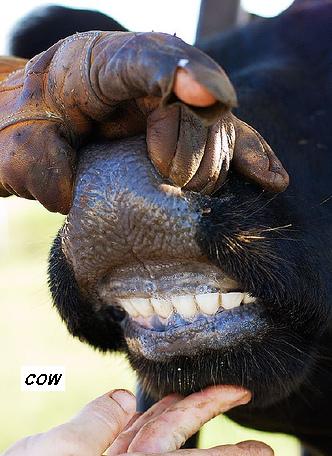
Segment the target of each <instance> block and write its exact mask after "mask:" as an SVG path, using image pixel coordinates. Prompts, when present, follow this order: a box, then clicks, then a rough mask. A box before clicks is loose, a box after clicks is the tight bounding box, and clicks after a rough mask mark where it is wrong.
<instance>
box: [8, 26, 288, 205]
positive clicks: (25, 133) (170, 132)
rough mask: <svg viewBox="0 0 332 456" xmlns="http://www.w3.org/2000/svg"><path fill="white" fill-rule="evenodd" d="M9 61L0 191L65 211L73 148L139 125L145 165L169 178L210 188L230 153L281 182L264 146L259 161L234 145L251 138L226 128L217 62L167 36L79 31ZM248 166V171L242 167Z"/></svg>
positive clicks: (229, 93) (227, 87) (228, 101)
mask: <svg viewBox="0 0 332 456" xmlns="http://www.w3.org/2000/svg"><path fill="white" fill-rule="evenodd" d="M14 63H16V66H15V65H8V59H7V60H6V61H2V62H1V61H0V67H1V68H2V70H3V71H2V74H1V78H2V79H3V80H2V82H1V86H0V107H1V121H0V196H7V195H10V194H16V195H18V196H22V197H25V198H30V199H33V198H35V199H38V200H39V201H40V202H41V203H42V204H43V205H44V206H45V207H46V208H47V209H49V210H50V211H58V212H61V213H67V212H68V211H69V208H70V205H71V199H72V188H73V178H74V174H75V163H76V151H77V149H78V148H79V147H80V146H81V145H82V144H84V143H86V142H88V141H89V139H90V140H91V138H92V136H94V137H95V136H96V135H103V136H106V137H108V138H119V137H127V136H130V135H134V134H137V133H141V132H145V130H146V128H147V143H148V150H149V155H150V157H151V159H152V161H153V163H154V164H155V166H156V168H157V169H158V171H159V172H160V173H161V174H162V175H163V176H165V177H168V178H169V179H170V180H171V181H172V182H173V183H174V184H176V185H179V186H181V187H185V188H187V189H190V190H196V191H202V192H204V193H211V192H212V191H214V190H215V189H216V188H217V187H218V186H219V185H220V184H221V183H222V181H223V180H224V179H225V176H226V173H227V171H228V168H229V164H230V161H231V159H232V156H233V155H234V156H238V157H239V158H238V159H237V160H236V163H238V164H240V165H238V168H239V169H241V166H242V168H243V167H245V168H246V173H247V175H249V177H251V178H252V179H253V180H256V181H258V182H259V183H260V184H262V185H263V186H264V184H265V181H266V178H265V177H264V173H263V174H262V176H263V177H262V176H260V178H259V179H258V180H257V174H259V172H260V170H262V169H263V171H264V170H265V171H266V170H267V176H268V179H267V181H268V184H269V182H270V189H272V190H273V189H275V190H277V191H279V190H280V189H284V188H285V185H286V186H287V182H286V184H285V179H284V176H285V175H284V176H283V179H281V181H282V182H281V185H280V179H279V181H278V179H274V176H275V172H274V171H275V169H277V172H278V173H279V174H280V169H281V168H280V167H277V168H276V167H274V166H271V162H273V160H274V155H273V153H270V154H269V156H268V158H267V159H266V157H267V155H266V153H265V152H264V148H263V158H264V160H265V161H264V160H263V161H262V159H261V156H258V160H257V156H254V157H253V154H252V153H251V155H250V154H249V155H248V154H247V155H246V161H245V166H243V160H242V161H241V154H242V152H243V150H242V149H243V147H245V148H248V147H247V146H248V144H249V149H250V148H252V147H253V146H255V142H256V143H257V142H258V144H259V143H260V142H261V140H260V139H257V138H258V137H257V136H256V135H255V134H253V133H252V132H251V131H247V130H246V131H245V132H244V135H243V129H242V130H241V128H239V127H238V128H237V129H236V128H235V122H234V119H235V118H233V116H232V115H231V114H230V109H231V108H232V107H233V106H235V104H236V95H235V92H234V89H233V87H232V85H231V83H230V82H229V80H228V78H227V76H226V75H225V73H224V72H223V70H222V69H221V68H220V67H219V65H217V64H216V63H215V62H214V61H213V60H211V59H210V58H209V57H208V56H206V55H205V54H204V53H202V52H201V51H199V50H197V49H195V48H193V47H192V46H189V45H187V44H185V43H184V42H183V41H181V40H180V39H179V38H177V37H174V36H170V35H167V34H161V33H130V32H128V33H121V32H87V33H79V34H76V35H74V36H71V37H69V38H66V39H65V40H62V41H60V42H58V43H57V44H55V45H53V46H52V47H51V48H50V49H48V50H47V51H45V52H43V53H41V54H39V55H38V56H36V57H34V58H33V59H32V60H30V61H29V62H27V63H26V65H25V66H23V64H22V61H21V60H19V61H17V62H14ZM13 67H15V68H17V71H14V72H11V73H9V75H8V76H7V77H4V73H5V72H6V71H8V72H10V71H12V70H13ZM1 68H0V70H1ZM179 102H182V103H179ZM238 122H240V121H238ZM236 131H237V132H238V136H239V137H241V136H242V140H239V141H237V138H236ZM243 136H244V139H243ZM250 138H251V139H250ZM237 142H238V145H240V146H241V147H238V146H237ZM250 150H251V149H250ZM278 163H279V162H278ZM252 166H253V167H254V168H255V169H256V172H251V173H250V172H249V173H248V172H247V168H248V167H249V169H250V168H251V167H252ZM270 170H273V173H272V174H273V176H272V177H273V179H272V180H271V179H270V181H269V178H270V177H271V176H270V174H271V173H270ZM281 174H282V173H281ZM286 177H287V173H286ZM286 180H287V179H286ZM272 181H273V182H274V181H275V182H277V184H278V185H271V182H272ZM273 182H272V183H273Z"/></svg>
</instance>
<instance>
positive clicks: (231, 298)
mask: <svg viewBox="0 0 332 456" xmlns="http://www.w3.org/2000/svg"><path fill="white" fill-rule="evenodd" d="M243 297H244V293H222V302H221V305H222V306H223V308H224V309H234V307H239V305H240V304H241V302H242V299H243Z"/></svg>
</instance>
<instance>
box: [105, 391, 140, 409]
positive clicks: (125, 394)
mask: <svg viewBox="0 0 332 456" xmlns="http://www.w3.org/2000/svg"><path fill="white" fill-rule="evenodd" d="M109 396H110V397H111V398H112V399H113V400H114V401H115V402H117V403H118V404H119V405H120V407H121V408H123V410H124V411H125V412H127V413H134V412H135V411H136V399H135V396H134V395H133V394H132V393H131V392H130V391H127V390H121V389H119V390H115V391H112V392H111V393H110V394H109Z"/></svg>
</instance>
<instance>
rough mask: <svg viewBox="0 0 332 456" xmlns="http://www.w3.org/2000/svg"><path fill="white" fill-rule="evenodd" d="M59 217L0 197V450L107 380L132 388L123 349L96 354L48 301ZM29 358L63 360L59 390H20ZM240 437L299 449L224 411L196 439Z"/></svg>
mask: <svg viewBox="0 0 332 456" xmlns="http://www.w3.org/2000/svg"><path fill="white" fill-rule="evenodd" d="M62 221H63V217H62V216H60V215H55V214H50V213H48V212H47V211H46V210H45V209H43V208H42V207H41V206H40V205H39V204H37V203H35V202H32V201H26V200H20V199H18V198H15V197H11V198H7V199H2V200H0V270H1V274H0V297H1V319H0V334H1V336H0V337H1V340H0V343H1V358H2V359H1V376H0V395H1V396H0V399H1V410H2V412H1V415H0V420H1V421H0V451H2V450H4V449H5V448H6V447H8V446H9V445H10V444H11V443H13V442H14V441H15V440H17V439H19V438H20V437H23V436H25V435H28V434H31V433H37V432H41V431H44V430H47V429H48V428H49V427H51V426H54V425H56V424H59V423H61V422H62V421H64V420H67V419H68V418H70V417H71V416H72V415H73V414H75V413H76V412H77V411H78V409H79V408H80V407H82V406H83V405H84V404H85V403H86V402H88V401H90V400H91V399H93V398H95V397H97V396H98V395H100V394H103V393H104V392H106V391H108V390H110V389H112V388H117V387H121V388H128V389H130V390H132V391H134V390H135V375H134V373H133V372H132V371H131V369H130V367H129V364H128V362H127V360H126V359H125V358H124V357H122V356H118V355H114V354H112V355H110V354H108V355H101V354H100V353H98V352H95V351H94V350H93V349H92V348H90V347H89V346H87V345H84V344H82V343H80V342H79V341H78V340H74V339H73V338H72V337H71V336H70V335H69V334H68V333H67V331H66V328H65V326H64V325H63V324H62V323H61V321H60V318H59V317H58V315H57V313H56V311H55V309H53V308H52V303H51V299H50V295H49V293H48V290H47V285H46V280H47V278H46V268H47V255H48V250H49V247H50V244H51V241H52V238H53V237H54V235H55V234H56V232H57V230H58V228H59V227H60V225H61V223H62ZM29 364H32V365H33V364H37V365H38V364H48V365H49V364H55V365H64V366H65V367H66V391H65V392H41V393H33V392H21V391H20V369H21V366H22V365H29ZM245 439H258V440H262V441H264V442H266V443H268V444H269V445H271V446H272V448H273V449H274V451H275V454H276V455H277V456H298V455H299V446H298V443H297V442H296V440H295V439H293V438H290V437H285V436H282V435H272V434H266V433H262V432H256V431H252V430H250V429H245V428H242V427H240V426H237V425H235V424H234V423H232V422H231V421H229V420H227V419H226V418H224V417H218V418H215V419H214V420H213V421H211V422H210V423H208V424H207V425H206V426H205V427H204V429H203V432H202V436H201V442H200V446H201V447H202V448H207V447H210V446H214V445H217V444H223V443H235V442H238V441H241V440H245Z"/></svg>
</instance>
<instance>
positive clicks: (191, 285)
mask: <svg viewBox="0 0 332 456" xmlns="http://www.w3.org/2000/svg"><path fill="white" fill-rule="evenodd" d="M163 109H164V108H163ZM168 109H175V110H177V111H174V112H172V113H171V114H170V111H167V109H166V111H158V110H156V111H154V113H155V114H153V115H154V116H156V115H157V116H158V117H157V120H158V122H159V124H160V121H161V120H162V119H165V122H166V123H165V125H166V127H165V125H164V127H163V128H169V129H170V136H169V137H170V143H169V144H161V145H160V144H159V145H158V144H157V145H158V147H159V149H158V147H151V144H152V143H153V141H154V144H152V145H154V146H156V143H157V142H158V136H155V137H148V138H146V137H145V136H136V137H132V138H129V139H119V140H113V141H105V142H97V143H95V144H91V145H89V146H87V147H86V148H85V149H84V150H82V151H81V153H80V160H79V166H78V169H77V181H76V188H75V195H74V200H73V206H72V209H71V211H70V213H69V215H68V218H67V220H66V222H65V224H64V226H63V227H62V229H61V230H60V232H59V234H58V236H57V238H56V239H55V242H54V245H53V248H52V252H51V256H50V267H49V273H50V287H51V291H52V295H53V298H54V302H55V304H56V306H57V308H58V310H59V312H60V314H61V316H62V318H63V319H64V321H65V322H66V324H67V326H68V328H69V330H70V332H71V333H72V334H74V335H75V336H78V337H79V338H80V339H82V340H84V341H87V342H89V343H90V344H92V345H94V346H95V347H97V348H99V349H101V350H103V351H107V350H121V351H124V352H126V353H127V354H128V357H129V360H130V362H131V364H132V366H133V367H134V369H135V370H136V371H137V372H138V375H139V378H140V380H141V382H142V384H143V387H144V388H145V390H146V391H147V392H149V393H151V394H152V395H153V396H155V397H159V396H162V395H164V394H166V393H168V392H170V391H177V392H180V393H183V394H188V393H190V392H192V391H195V390H199V389H201V388H203V387H205V386H207V385H210V384H220V383H229V384H240V385H243V386H245V387H247V388H249V389H250V390H251V391H252V392H253V395H254V396H253V397H254V402H253V403H254V404H258V405H263V404H268V403H271V402H274V401H277V400H279V399H280V398H282V397H285V396H287V395H288V394H289V393H290V392H291V391H292V390H294V389H295V388H296V387H297V385H299V384H300V383H301V382H302V381H303V379H304V378H305V376H306V374H307V371H308V369H309V368H310V365H311V363H312V360H313V356H312V350H311V345H312V339H313V338H315V337H316V336H317V335H318V334H319V333H320V331H321V329H322V327H323V321H324V318H325V315H326V309H325V308H324V289H323V287H322V285H321V282H320V277H319V273H318V271H317V268H315V263H314V261H313V253H312V252H311V251H310V249H309V247H308V246H307V245H306V244H305V242H303V239H302V233H301V231H298V230H297V229H296V230H294V229H293V225H294V223H295V225H296V222H297V219H296V217H297V215H296V214H294V213H293V211H292V209H290V207H289V203H288V200H287V199H285V198H283V196H279V195H277V196H276V194H275V193H272V192H269V190H277V191H279V190H282V189H284V187H285V186H286V185H287V174H286V173H285V172H284V171H283V169H282V166H281V164H280V162H279V161H278V160H277V159H276V157H275V156H274V154H273V152H272V151H271V149H270V148H269V146H268V145H267V143H266V142H265V141H264V139H263V138H261V136H260V135H259V134H258V133H257V132H256V131H255V130H254V129H253V128H252V127H250V126H249V125H247V124H245V123H243V122H241V121H240V120H238V119H236V118H235V117H234V116H233V115H232V114H231V113H230V112H229V111H227V110H226V109H225V110H224V111H222V116H221V118H220V121H219V122H217V124H215V125H214V126H213V127H209V128H206V127H203V126H201V125H200V123H199V122H198V121H197V119H196V117H195V114H193V113H192V112H189V111H186V110H183V108H179V107H175V108H174V107H173V108H168ZM253 109H255V106H253ZM259 109H266V110H267V112H266V119H267V121H268V117H269V114H268V110H269V107H265V108H264V107H260V108H259ZM165 112H167V114H165ZM164 114H165V117H163V115H164ZM179 116H182V117H181V118H180V117H179ZM151 119H152V120H151ZM170 119H171V121H170ZM172 119H173V120H174V119H176V120H175V121H174V123H172V122H173V120H172ZM179 119H180V120H181V122H180V121H179ZM195 119H196V120H195ZM153 120H155V119H154V117H150V121H153ZM195 122H198V123H197V128H196V127H195V128H194V129H193V128H192V127H193V125H194V126H195V125H196V124H195ZM179 124H180V126H181V127H180V129H179V130H176V131H175V130H174V128H175V126H177V125H179ZM188 125H189V126H190V128H191V131H196V134H195V135H194V136H193V137H192V136H191V137H186V135H187V127H188ZM150 131H151V130H150ZM197 132H198V133H197ZM175 133H176V134H175ZM179 138H180V139H181V141H182V142H181V144H182V143H184V144H185V145H186V146H185V148H184V149H181V147H175V149H174V144H173V142H174V140H175V142H176V141H178V140H179ZM146 140H147V141H146ZM147 143H148V145H149V151H150V158H151V161H150V159H149V157H148V151H147V145H146V144H147ZM188 144H189V146H190V147H191V148H192V154H190V153H189V154H188V150H189V152H190V147H189V148H188ZM151 150H152V151H153V150H159V153H157V154H153V153H152V154H151ZM174 150H176V153H175V154H174V153H173V152H174ZM170 151H171V152H172V153H170ZM230 164H231V165H230ZM229 165H230V166H229ZM226 176H227V179H226ZM253 181H254V182H253ZM258 184H259V185H258ZM262 186H263V187H264V188H265V190H263V189H262Z"/></svg>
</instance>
